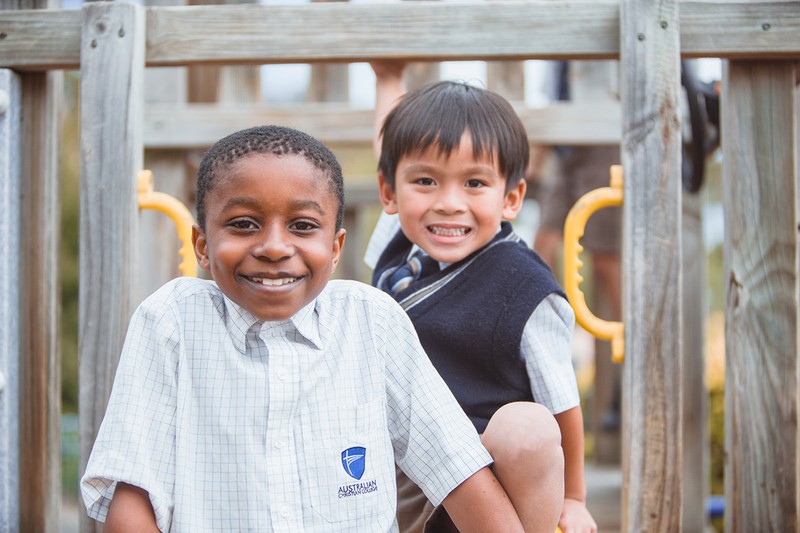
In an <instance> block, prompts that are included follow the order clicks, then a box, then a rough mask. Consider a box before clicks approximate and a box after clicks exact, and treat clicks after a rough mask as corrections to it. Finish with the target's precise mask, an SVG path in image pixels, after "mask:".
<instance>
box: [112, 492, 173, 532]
mask: <svg viewBox="0 0 800 533" xmlns="http://www.w3.org/2000/svg"><path fill="white" fill-rule="evenodd" d="M134 532H141V533H159V529H158V526H156V515H155V513H154V512H153V506H152V505H151V504H150V496H149V495H148V494H147V491H145V490H142V489H140V488H139V487H134V486H133V485H128V484H127V483H117V487H116V489H115V490H114V497H113V498H112V500H111V505H110V506H109V508H108V516H107V517H106V523H105V526H104V527H103V533H134Z"/></svg>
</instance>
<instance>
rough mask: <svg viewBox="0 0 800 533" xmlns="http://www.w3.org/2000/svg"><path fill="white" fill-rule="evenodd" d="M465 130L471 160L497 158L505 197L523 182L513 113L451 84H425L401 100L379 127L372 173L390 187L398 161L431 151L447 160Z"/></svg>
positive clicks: (524, 160)
mask: <svg viewBox="0 0 800 533" xmlns="http://www.w3.org/2000/svg"><path fill="white" fill-rule="evenodd" d="M467 130H469V132H470V135H471V136H472V148H473V152H474V155H475V157H488V158H489V159H490V160H492V161H494V160H495V159H494V158H495V157H496V158H497V164H498V167H499V169H500V172H501V174H502V175H503V177H504V178H505V179H506V192H508V191H510V190H511V189H512V188H513V187H514V186H516V184H517V183H519V180H521V179H524V178H525V172H526V169H527V167H528V162H529V157H530V147H529V146H528V134H527V132H526V131H525V127H524V126H523V125H522V121H521V120H520V118H519V116H518V115H517V113H516V112H515V111H514V108H512V107H511V104H509V103H508V101H507V100H506V99H505V98H503V97H502V96H500V95H499V94H497V93H493V92H491V91H488V90H486V89H481V88H479V87H473V86H471V85H467V84H466V83H461V82H454V81H440V82H434V83H430V84H428V85H425V86H423V87H420V88H419V89H416V90H414V91H411V92H409V93H407V94H406V95H405V96H403V98H402V99H401V100H400V103H399V104H398V105H397V106H396V107H395V108H394V109H393V110H392V111H391V112H390V113H389V114H388V115H387V116H386V120H384V122H383V126H382V128H381V135H382V137H383V140H382V146H381V156H380V160H379V162H378V170H379V171H380V172H381V173H382V174H383V176H384V178H385V179H386V182H387V183H388V184H389V185H390V186H391V187H392V188H394V184H395V172H396V171H397V164H398V163H399V161H400V159H401V158H403V157H404V156H407V155H409V154H411V153H415V152H421V151H425V150H427V149H429V148H432V147H433V148H435V149H437V150H439V152H440V153H442V154H443V155H445V156H447V155H450V153H451V152H452V151H453V149H454V148H457V147H458V145H459V143H460V142H461V137H462V135H463V134H464V132H465V131H467Z"/></svg>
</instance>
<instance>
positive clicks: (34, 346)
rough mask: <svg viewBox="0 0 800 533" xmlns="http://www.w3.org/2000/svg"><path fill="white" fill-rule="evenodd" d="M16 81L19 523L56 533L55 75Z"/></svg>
mask: <svg viewBox="0 0 800 533" xmlns="http://www.w3.org/2000/svg"><path fill="white" fill-rule="evenodd" d="M21 80H22V113H23V130H22V133H21V135H22V143H23V146H24V147H25V152H24V156H23V160H22V175H23V176H24V179H23V182H22V203H21V209H22V220H24V221H25V224H23V225H22V231H21V237H22V240H21V248H20V257H21V258H22V264H23V265H25V268H24V269H23V270H22V272H21V279H22V285H21V286H22V287H23V291H24V293H23V294H24V297H23V299H22V302H21V307H20V331H21V338H22V339H23V343H22V345H21V349H22V357H21V359H20V398H22V399H23V400H24V401H22V402H20V439H21V442H22V443H24V444H23V447H22V449H21V453H20V495H21V505H20V512H21V516H20V520H21V529H22V531H50V530H53V529H58V526H59V520H60V516H61V513H60V509H61V439H60V436H61V301H60V297H61V289H60V287H61V282H60V279H61V273H60V260H61V259H60V242H61V186H60V184H61V174H60V163H61V158H60V155H61V151H60V146H61V111H62V108H61V102H62V100H63V94H64V87H63V74H62V73H61V72H27V73H23V74H22V76H21Z"/></svg>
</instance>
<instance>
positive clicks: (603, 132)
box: [144, 102, 622, 149]
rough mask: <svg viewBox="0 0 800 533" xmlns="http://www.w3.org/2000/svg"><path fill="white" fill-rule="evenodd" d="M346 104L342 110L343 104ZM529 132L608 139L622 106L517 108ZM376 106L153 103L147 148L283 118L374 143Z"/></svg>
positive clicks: (333, 139) (547, 137) (199, 140)
mask: <svg viewBox="0 0 800 533" xmlns="http://www.w3.org/2000/svg"><path fill="white" fill-rule="evenodd" d="M343 109H344V110H343ZM516 110H517V112H518V114H519V115H520V118H521V119H522V122H523V124H524V125H525V128H526V129H527V131H528V138H529V140H530V141H531V142H532V143H537V144H551V145H553V144H570V145H579V144H586V145H608V144H619V142H620V139H621V136H622V134H621V132H622V126H621V118H620V106H619V104H617V103H614V102H608V103H604V104H602V105H599V104H596V103H588V102H587V103H582V104H577V103H573V104H553V105H551V106H549V107H546V108H536V109H533V108H525V107H518V108H517V109H516ZM373 119H374V112H373V111H372V110H370V109H367V110H363V109H360V110H359V109H350V110H346V109H345V108H343V106H342V105H341V104H328V105H325V104H310V103H309V104H303V105H302V106H296V107H294V106H293V107H273V108H270V107H267V106H263V105H256V106H251V105H227V106H225V107H222V108H220V107H216V106H210V105H201V104H195V105H187V106H182V107H177V108H176V107H174V106H166V105H150V106H148V107H147V109H146V110H145V133H144V136H145V145H146V146H147V147H148V148H164V149H167V148H204V147H208V146H210V145H211V144H212V143H214V142H215V141H217V140H219V139H220V138H221V137H223V136H225V135H228V134H229V133H233V132H234V131H237V130H240V129H243V128H247V127H250V126H255V125H257V124H282V125H286V126H291V127H294V128H297V129H300V130H302V131H306V132H308V133H309V134H311V135H313V136H315V137H317V138H318V139H320V140H321V141H323V142H325V143H328V144H336V143H339V144H363V145H369V144H371V143H372V131H373V125H372V122H373Z"/></svg>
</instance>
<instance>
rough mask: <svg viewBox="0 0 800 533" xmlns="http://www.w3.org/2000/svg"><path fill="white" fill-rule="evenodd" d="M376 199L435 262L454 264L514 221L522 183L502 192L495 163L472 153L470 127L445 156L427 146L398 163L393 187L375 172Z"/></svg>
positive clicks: (503, 187) (502, 181) (522, 193)
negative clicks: (377, 186) (377, 177)
mask: <svg viewBox="0 0 800 533" xmlns="http://www.w3.org/2000/svg"><path fill="white" fill-rule="evenodd" d="M379 183H380V195H381V203H382V204H383V207H384V210H385V211H386V212H387V213H389V214H394V213H398V214H399V218H400V225H401V227H402V228H403V233H405V235H406V237H408V239H409V240H411V242H413V243H415V244H416V245H417V246H419V247H420V248H422V249H423V250H425V252H427V253H428V254H429V255H430V256H431V257H433V258H434V259H436V260H437V261H441V262H445V263H455V262H456V261H460V260H462V259H464V258H465V257H467V256H468V255H470V254H471V253H472V252H474V251H476V250H478V249H479V248H481V247H482V246H484V245H486V244H487V243H488V242H489V241H491V240H492V238H493V237H494V236H495V234H496V232H497V229H498V227H499V226H500V222H501V220H503V219H505V220H514V219H515V218H516V216H517V213H518V212H519V209H520V207H521V206H522V200H523V199H524V197H525V182H524V181H520V182H519V184H517V186H515V187H513V188H512V189H511V190H510V191H509V192H508V193H506V180H505V177H504V176H502V175H501V174H500V170H499V167H498V165H497V162H493V161H492V160H491V159H489V158H488V157H479V158H476V157H475V156H474V155H473V152H472V138H471V136H470V135H469V132H465V133H464V135H462V137H461V142H460V144H459V146H458V147H456V148H455V149H454V150H453V151H452V152H451V153H450V155H449V156H445V155H443V154H441V153H439V152H438V150H437V149H436V147H432V148H431V149H428V150H426V151H424V152H421V153H412V154H411V155H408V156H405V157H403V158H402V159H400V161H399V162H398V164H397V171H396V172H395V184H394V188H392V187H391V186H390V185H389V184H388V183H387V182H386V180H385V179H384V177H383V175H380V176H379Z"/></svg>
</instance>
